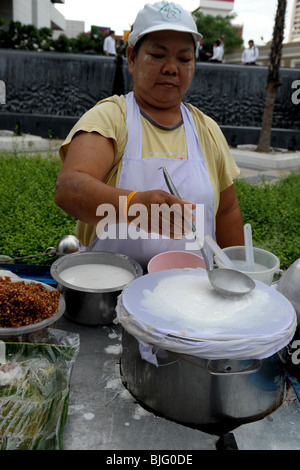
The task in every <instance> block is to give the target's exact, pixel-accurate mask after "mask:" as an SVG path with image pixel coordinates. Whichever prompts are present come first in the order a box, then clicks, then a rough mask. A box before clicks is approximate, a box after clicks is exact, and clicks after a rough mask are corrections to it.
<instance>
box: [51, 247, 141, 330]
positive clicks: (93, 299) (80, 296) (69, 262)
mask: <svg viewBox="0 0 300 470" xmlns="http://www.w3.org/2000/svg"><path fill="white" fill-rule="evenodd" d="M83 264H106V265H110V266H118V267H120V268H124V269H127V270H128V271H130V272H131V273H132V274H133V275H134V278H137V277H139V276H142V274H143V269H142V267H141V266H140V265H139V263H137V262H136V261H135V260H133V259H132V258H129V257H128V256H126V255H123V254H119V253H108V252H99V251H97V252H80V253H73V254H69V255H66V256H63V257H61V258H59V259H58V260H56V261H55V262H54V263H53V264H52V266H51V269H50V273H51V276H52V277H53V279H55V280H56V282H57V288H58V289H59V290H60V291H61V292H62V295H63V297H64V299H65V303H66V309H65V313H64V314H65V316H66V317H68V318H69V319H70V320H73V321H75V322H77V323H81V324H84V325H95V326H96V325H106V324H109V323H112V321H113V320H114V318H115V315H116V312H115V308H116V304H117V299H118V296H119V295H120V293H121V292H122V289H123V288H124V287H125V286H118V287H114V288H111V289H87V288H84V287H76V286H73V285H72V284H69V283H68V282H65V281H64V280H63V279H61V277H60V273H61V272H62V271H63V270H65V269H67V268H70V267H73V266H78V265H83Z"/></svg>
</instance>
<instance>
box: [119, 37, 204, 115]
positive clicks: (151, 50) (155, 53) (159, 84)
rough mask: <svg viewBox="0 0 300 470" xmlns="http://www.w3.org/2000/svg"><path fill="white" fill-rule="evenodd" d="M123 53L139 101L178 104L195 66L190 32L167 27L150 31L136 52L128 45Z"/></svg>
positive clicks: (159, 104) (158, 106)
mask: <svg viewBox="0 0 300 470" xmlns="http://www.w3.org/2000/svg"><path fill="white" fill-rule="evenodd" d="M127 54H128V65H129V71H130V73H131V74H132V76H133V81H134V92H135V96H136V99H137V101H138V102H139V104H143V103H145V104H147V105H151V106H154V107H156V108H163V109H167V108H168V107H170V108H171V107H174V106H178V104H179V105H180V103H181V101H182V99H183V97H184V95H185V93H186V91H187V89H188V88H189V86H190V83H191V81H192V78H193V74H194V70H195V48H194V41H193V38H192V35H191V34H189V33H180V32H177V31H169V30H168V31H157V32H154V33H150V34H148V35H147V37H146V38H145V39H144V41H143V43H142V44H141V46H140V49H139V51H138V53H137V54H135V53H134V52H133V47H132V46H128V50H127Z"/></svg>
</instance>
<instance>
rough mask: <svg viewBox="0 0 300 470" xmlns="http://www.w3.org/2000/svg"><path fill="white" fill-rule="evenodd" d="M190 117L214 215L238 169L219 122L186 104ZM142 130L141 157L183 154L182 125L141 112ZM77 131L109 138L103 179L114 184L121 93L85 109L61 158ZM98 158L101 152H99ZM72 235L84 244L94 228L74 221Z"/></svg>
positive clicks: (122, 140)
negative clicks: (109, 158)
mask: <svg viewBox="0 0 300 470" xmlns="http://www.w3.org/2000/svg"><path fill="white" fill-rule="evenodd" d="M188 106H189V110H190V112H191V114H192V117H193V119H194V122H195V125H196V129H197V133H198V138H199V141H200V145H201V148H202V151H203V154H204V158H205V161H206V164H207V168H208V172H209V176H210V179H211V182H212V186H213V191H214V199H215V215H216V213H217V210H218V206H219V200H220V192H222V191H224V190H225V189H226V188H228V187H229V186H230V185H232V183H233V180H234V178H236V177H237V176H238V175H239V169H238V167H237V165H236V163H235V161H234V159H233V157H232V155H231V153H230V151H229V148H228V145H227V142H226V139H225V137H224V135H223V133H222V132H221V130H220V128H219V126H218V125H217V124H216V122H215V121H213V120H212V119H211V118H209V117H208V116H206V115H205V114H203V113H202V112H201V111H199V110H198V109H197V108H195V107H194V106H192V105H190V104H189V105H188ZM141 121H142V132H143V146H142V157H143V158H155V157H157V156H159V157H165V158H181V159H186V158H187V146H186V140H185V130H184V125H183V123H182V125H179V126H175V128H172V129H171V130H170V129H168V128H163V127H162V126H158V125H155V123H153V122H151V120H150V119H148V118H147V117H146V116H144V115H143V114H141ZM78 131H86V132H98V133H99V134H101V135H103V136H104V137H107V138H109V139H112V140H113V142H114V147H115V160H114V165H113V167H112V169H111V170H110V172H109V173H108V175H107V176H106V178H105V180H104V182H105V183H106V184H109V185H110V186H114V187H117V186H118V182H119V177H120V173H121V168H122V156H123V153H124V149H125V146H126V141H127V132H126V99H125V97H124V96H117V95H115V96H112V97H110V98H107V99H105V100H102V101H100V102H99V103H97V104H96V106H94V107H93V108H92V109H90V110H89V111H87V112H86V113H85V114H84V115H83V116H82V117H81V118H80V119H79V121H78V122H77V123H76V124H75V126H74V127H73V128H72V130H71V131H70V133H69V135H68V136H67V138H66V140H65V142H64V143H63V145H62V146H61V148H60V151H59V152H60V157H61V159H62V161H64V159H65V157H66V154H67V150H68V146H69V144H70V142H71V140H72V138H73V137H74V135H75V134H76V133H77V132H78ZM99 158H101V156H99ZM76 236H77V238H78V239H79V240H80V242H81V243H82V245H84V246H88V245H89V244H90V243H92V241H93V240H95V238H96V236H97V235H96V228H95V227H94V226H90V225H87V224H85V223H83V222H81V221H78V223H77V227H76Z"/></svg>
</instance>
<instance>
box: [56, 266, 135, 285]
mask: <svg viewBox="0 0 300 470" xmlns="http://www.w3.org/2000/svg"><path fill="white" fill-rule="evenodd" d="M60 277H61V279H62V280H63V281H66V282H68V283H69V284H72V285H73V286H76V287H83V288H87V289H113V288H115V287H120V286H124V285H126V284H128V283H129V282H130V281H132V279H133V278H134V275H133V274H132V273H131V272H130V271H128V269H124V268H121V267H119V266H112V265H107V264H82V265H78V266H72V267H71V268H67V269H65V270H63V271H62V272H61V273H60Z"/></svg>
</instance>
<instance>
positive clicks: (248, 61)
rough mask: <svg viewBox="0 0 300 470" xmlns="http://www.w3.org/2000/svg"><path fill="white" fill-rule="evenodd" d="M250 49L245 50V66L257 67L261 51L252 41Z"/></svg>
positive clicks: (243, 57) (249, 44) (243, 61)
mask: <svg viewBox="0 0 300 470" xmlns="http://www.w3.org/2000/svg"><path fill="white" fill-rule="evenodd" d="M248 46H249V47H248V48H247V49H244V51H243V53H242V63H243V64H244V65H256V61H257V59H258V57H259V50H258V48H257V47H255V45H254V41H252V39H250V41H249V42H248Z"/></svg>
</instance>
